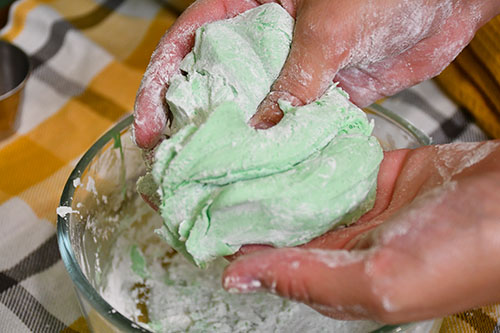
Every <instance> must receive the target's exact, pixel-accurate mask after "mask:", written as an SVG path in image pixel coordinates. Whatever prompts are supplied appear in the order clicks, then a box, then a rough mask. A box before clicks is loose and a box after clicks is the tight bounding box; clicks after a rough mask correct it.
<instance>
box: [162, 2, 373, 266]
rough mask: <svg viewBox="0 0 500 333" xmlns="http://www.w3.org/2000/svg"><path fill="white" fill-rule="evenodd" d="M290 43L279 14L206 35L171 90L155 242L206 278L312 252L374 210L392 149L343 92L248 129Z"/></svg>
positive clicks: (223, 24)
mask: <svg viewBox="0 0 500 333" xmlns="http://www.w3.org/2000/svg"><path fill="white" fill-rule="evenodd" d="M292 33H293V19H292V18H291V17H290V15H289V14H288V13H287V12H286V11H285V10H284V9H283V8H282V7H281V6H279V5H276V4H266V5H263V6H259V7H257V8H255V9H252V10H249V11H247V12H245V13H243V14H242V15H239V16H237V17H235V18H233V19H229V20H224V21H218V22H214V23H211V24H208V25H205V26H203V27H201V28H199V29H198V30H197V32H196V38H195V45H194V47H193V50H192V52H191V53H189V54H188V55H187V56H186V57H185V59H184V60H183V62H182V63H181V70H182V71H183V72H184V74H186V75H181V74H179V75H176V76H174V77H173V78H172V79H171V82H170V86H169V89H168V92H167V95H166V98H167V102H168V104H169V107H170V110H171V111H172V114H173V122H172V124H171V129H170V130H171V133H170V134H171V137H170V138H169V139H168V140H165V141H163V142H162V143H161V144H160V146H159V147H158V149H157V151H156V154H155V163H154V165H153V170H152V175H153V177H152V178H153V179H154V182H155V183H156V184H157V186H158V193H159V198H160V200H159V211H160V213H161V215H162V217H163V219H164V226H163V228H161V229H160V230H158V231H157V232H158V234H160V235H161V236H162V237H163V238H164V239H165V240H166V241H167V242H168V243H169V244H170V245H171V246H172V247H173V248H175V249H176V250H177V251H179V252H180V253H182V254H184V255H185V256H186V257H187V258H189V259H190V260H192V261H193V262H194V263H195V264H196V265H198V266H200V267H204V266H205V265H206V263H207V262H209V261H211V260H213V259H215V258H217V257H220V256H226V255H230V254H233V253H235V252H237V251H238V249H239V248H240V247H241V246H242V245H245V244H269V245H272V246H276V247H283V246H296V245H300V244H304V243H306V242H308V241H310V240H311V239H313V238H315V237H317V236H320V235H321V234H323V233H325V232H327V231H328V230H331V229H332V228H333V227H335V226H337V225H340V224H348V223H350V222H353V221H355V220H357V219H358V218H359V217H360V216H361V215H362V214H363V213H365V212H366V211H367V210H369V209H371V207H372V206H373V202H374V198H375V189H376V182H377V174H378V168H379V164H380V162H381V160H382V156H383V154H382V149H381V148H380V145H379V144H378V141H377V140H376V138H374V137H372V136H371V132H372V129H373V124H372V123H369V122H368V120H367V118H366V115H365V114H364V112H363V111H362V110H360V109H359V108H357V107H356V106H355V105H354V104H352V103H350V102H349V100H348V95H347V94H346V93H345V92H343V91H342V90H341V89H340V88H338V87H336V86H335V85H332V86H331V87H330V88H329V89H328V90H327V91H326V92H325V94H324V95H323V96H321V97H320V98H319V99H318V100H316V101H314V102H312V103H310V104H308V105H304V106H298V107H295V106H292V105H291V104H290V103H287V102H284V101H280V103H279V104H280V108H281V109H282V111H283V112H284V117H283V119H282V120H281V121H280V122H279V123H278V124H277V125H276V126H274V127H272V128H270V129H267V130H255V129H253V128H252V127H250V126H249V125H248V124H247V123H248V120H249V118H250V117H251V116H252V115H253V113H255V111H256V109H257V106H258V104H259V103H260V102H261V101H262V99H263V98H264V97H265V96H266V94H267V93H268V92H269V90H270V87H271V85H272V83H273V81H274V80H275V79H276V78H277V76H278V74H279V72H280V70H281V67H282V66H283V63H284V62H285V60H286V57H287V55H288V52H289V49H290V43H291V37H292Z"/></svg>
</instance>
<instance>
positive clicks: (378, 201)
mask: <svg viewBox="0 0 500 333" xmlns="http://www.w3.org/2000/svg"><path fill="white" fill-rule="evenodd" d="M408 153H409V150H408V149H399V150H393V151H389V152H385V153H384V159H383V160H382V163H381V164H380V169H379V173H378V177H377V194H376V197H375V203H374V205H373V208H372V209H371V210H370V211H368V212H367V213H365V214H364V215H363V216H361V218H360V219H359V220H358V221H356V222H355V223H354V224H352V225H350V226H349V227H346V228H342V229H336V230H332V231H330V232H328V233H326V234H324V235H322V236H320V237H317V238H315V239H313V240H312V241H310V242H309V243H307V244H304V245H303V247H304V248H314V249H346V250H349V249H351V248H352V247H353V246H354V245H355V244H356V243H357V240H358V238H359V237H361V236H362V235H363V234H365V233H366V232H367V231H368V230H370V229H373V228H375V227H376V226H378V225H380V224H381V223H382V222H383V221H384V220H383V219H377V217H378V216H379V215H380V214H381V213H382V212H384V211H385V210H386V209H387V207H388V206H389V204H390V202H391V200H392V194H393V192H394V187H395V185H396V180H397V178H398V176H399V174H400V173H401V170H402V167H403V165H404V161H405V160H406V156H407V155H408Z"/></svg>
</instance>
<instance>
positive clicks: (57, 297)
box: [0, 0, 500, 332]
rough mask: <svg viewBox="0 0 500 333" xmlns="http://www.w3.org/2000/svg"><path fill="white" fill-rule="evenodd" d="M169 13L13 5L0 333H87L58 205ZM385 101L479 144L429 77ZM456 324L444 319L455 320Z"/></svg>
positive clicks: (124, 6) (493, 319) (90, 2)
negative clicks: (16, 72)
mask: <svg viewBox="0 0 500 333" xmlns="http://www.w3.org/2000/svg"><path fill="white" fill-rule="evenodd" d="M178 2H179V1H177V2H176V3H178ZM176 8H178V6H177V5H170V6H169V5H165V4H162V3H161V2H156V1H153V0H149V1H148V0H77V1H76V0H72V1H69V0H24V1H18V2H15V4H14V5H13V6H12V8H11V10H10V15H9V22H8V24H7V26H5V27H4V28H3V29H2V30H0V36H1V37H2V38H3V39H6V40H9V41H11V42H12V43H14V44H16V45H17V46H19V47H21V48H22V49H24V50H25V51H26V52H27V53H28V55H29V56H30V59H31V62H32V65H33V72H32V75H31V77H30V78H29V81H28V83H27V85H26V90H25V99H24V104H23V107H22V111H21V114H20V119H19V120H20V126H19V129H18V131H17V133H16V134H14V135H13V136H11V137H9V138H7V139H4V140H3V141H0V332H29V331H32V332H58V331H62V332H75V331H76V332H87V331H88V328H87V326H86V323H85V320H84V318H83V317H82V316H81V313H80V310H79V308H78V304H77V300H76V296H75V293H74V290H73V285H72V283H71V281H70V278H69V276H68V274H67V273H66V270H65V268H64V265H63V263H62V261H61V258H60V255H59V252H58V248H57V241H56V236H55V222H56V214H55V211H56V207H57V206H58V202H59V198H60V195H61V192H62V189H63V186H64V183H65V181H66V179H67V177H68V175H69V173H70V172H71V170H72V168H73V167H74V165H75V164H76V162H77V161H78V159H79V157H80V156H81V155H82V154H83V153H84V152H85V151H86V150H87V149H88V148H89V147H90V146H91V145H92V143H93V142H94V141H95V140H96V139H97V138H98V137H99V136H100V135H102V134H103V132H104V131H106V130H107V129H109V128H110V127H111V126H112V125H113V124H114V123H116V122H117V121H118V120H119V119H121V118H122V117H124V116H125V115H127V114H129V113H130V112H131V111H132V108H133V103H134V98H135V94H136V90H137V88H138V86H139V83H140V80H141V77H142V74H143V72H144V70H145V67H146V65H147V63H148V61H149V57H150V54H151V52H152V51H153V49H154V46H155V45H156V43H157V42H158V40H159V39H160V37H161V35H163V33H164V32H165V30H166V29H167V28H168V27H169V26H170V25H171V24H172V22H173V21H174V20H175V18H176V17H177V15H178V14H179V12H178V10H177V9H176ZM383 104H384V106H386V107H387V108H389V109H391V110H393V111H396V112H398V113H399V114H401V115H402V116H403V117H405V118H407V119H409V120H410V121H411V122H412V123H414V124H415V125H416V126H417V127H420V128H421V129H423V130H424V131H425V132H426V133H428V134H429V135H430V136H432V138H433V140H434V142H435V143H444V142H450V141H456V140H459V141H474V140H484V139H485V138H486V136H485V134H484V133H483V132H482V131H481V130H480V129H479V127H477V126H476V125H475V124H474V121H473V119H472V118H471V116H469V114H468V113H467V112H465V111H464V110H462V109H460V108H459V107H457V105H455V104H454V103H453V102H451V101H450V99H448V98H447V97H446V96H445V95H444V94H443V93H442V92H441V91H440V90H439V88H438V87H437V85H436V84H435V83H434V82H433V81H427V82H424V83H422V84H420V85H418V86H416V87H414V88H412V89H409V90H406V91H404V92H402V93H400V94H398V95H396V96H394V97H392V98H390V99H387V100H386V101H384V103H383ZM472 313H473V314H475V315H476V318H482V319H484V320H485V321H483V322H486V323H488V325H489V326H484V325H483V326H484V327H487V328H491V330H483V331H484V332H493V331H494V330H496V331H495V332H500V326H499V325H498V324H497V323H498V321H497V319H498V318H499V317H500V313H499V311H498V308H497V307H490V310H487V309H486V310H485V309H483V310H476V312H472ZM460 316H461V315H457V316H455V317H450V318H452V319H451V320H456V321H457V322H458V323H461V322H464V319H463V318H461V317H460ZM453 318H454V319H453ZM450 325H451V324H450ZM469 326H470V325H469ZM473 326H474V325H472V326H470V327H472V328H476V329H478V331H480V330H479V328H478V327H479V326H478V327H473ZM450 327H451V326H450ZM495 327H496V328H495ZM483 331H481V332H483Z"/></svg>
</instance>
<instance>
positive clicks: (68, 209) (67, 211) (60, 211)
mask: <svg viewBox="0 0 500 333" xmlns="http://www.w3.org/2000/svg"><path fill="white" fill-rule="evenodd" d="M56 212H57V215H59V216H60V217H65V216H66V215H67V214H72V213H79V211H77V210H73V209H72V208H71V207H68V206H60V207H57V208H56Z"/></svg>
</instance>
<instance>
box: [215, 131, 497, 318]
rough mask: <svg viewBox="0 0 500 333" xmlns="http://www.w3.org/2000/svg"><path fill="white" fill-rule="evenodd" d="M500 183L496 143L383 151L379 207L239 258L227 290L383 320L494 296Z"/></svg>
mask: <svg viewBox="0 0 500 333" xmlns="http://www.w3.org/2000/svg"><path fill="white" fill-rule="evenodd" d="M498 189H500V140H496V141H488V142H484V143H473V144H465V143H464V144H450V145H442V146H428V147H423V148H419V149H416V150H412V151H409V150H398V151H393V152H389V153H386V156H385V159H384V161H383V163H382V164H381V169H380V173H379V178H378V192H377V199H376V203H375V207H374V208H373V209H372V210H371V211H370V212H368V213H366V214H365V215H364V216H363V217H362V218H361V219H360V220H359V221H358V222H357V223H356V224H354V225H352V226H349V227H348V228H344V229H340V230H338V231H332V232H330V233H328V234H326V235H323V236H321V237H320V238H318V239H316V240H314V241H312V242H310V243H309V244H307V245H304V246H302V247H300V248H292V249H264V250H263V249H262V248H257V249H258V251H254V252H252V253H250V254H246V255H242V256H240V257H239V258H238V259H236V260H235V261H234V262H232V263H231V264H230V265H229V266H228V267H227V269H226V271H225V274H224V277H223V284H224V287H225V288H226V289H228V290H230V291H231V290H232V291H236V292H242V293H245V292H251V291H258V290H265V291H271V292H275V293H277V294H279V295H281V296H284V297H288V298H291V299H295V300H298V301H301V302H304V303H306V304H308V305H310V306H311V307H313V308H315V309H317V310H318V311H319V312H321V313H323V314H325V315H329V316H332V317H334V318H338V319H359V318H371V319H376V320H379V321H382V322H386V323H398V322H407V321H415V320H421V319H427V318H434V317H440V316H443V315H446V314H451V313H455V312H458V311H462V310H466V309H469V308H472V307H476V306H480V305H486V304H489V303H493V302H498V301H500V289H499V288H498V281H499V280H500V261H499V260H498V253H500V205H499V203H500V191H499V190H498ZM249 250H251V248H248V249H247V251H246V252H247V253H248V252H250V251H249ZM253 250H255V248H254V249H253Z"/></svg>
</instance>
